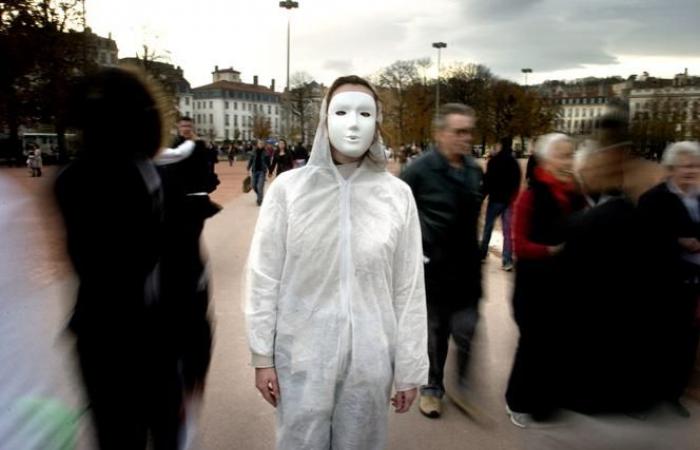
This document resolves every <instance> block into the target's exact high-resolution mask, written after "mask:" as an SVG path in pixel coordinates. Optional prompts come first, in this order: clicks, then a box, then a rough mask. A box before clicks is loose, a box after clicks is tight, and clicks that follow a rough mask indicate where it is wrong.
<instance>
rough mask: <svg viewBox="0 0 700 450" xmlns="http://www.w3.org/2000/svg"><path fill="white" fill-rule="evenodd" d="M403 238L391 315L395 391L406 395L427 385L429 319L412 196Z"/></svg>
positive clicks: (394, 282) (396, 269) (418, 231)
mask: <svg viewBox="0 0 700 450" xmlns="http://www.w3.org/2000/svg"><path fill="white" fill-rule="evenodd" d="M401 234H402V236H401V239H400V240H399V245H398V247H397V249H396V252H395V254H394V271H393V272H394V277H393V284H394V286H393V287H394V299H393V300H394V313H395V315H396V322H397V333H396V338H397V342H396V353H395V356H394V387H395V388H396V390H397V391H406V390H409V389H413V388H416V387H419V386H421V385H424V384H426V383H427V382H428V319H427V312H426V304H425V279H424V276H423V249H422V245H421V231H420V222H419V220H418V210H417V208H416V204H415V201H414V199H413V196H412V195H410V193H409V207H408V211H407V217H406V219H405V223H404V227H403V230H402V232H401Z"/></svg>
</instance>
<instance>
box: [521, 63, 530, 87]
mask: <svg viewBox="0 0 700 450" xmlns="http://www.w3.org/2000/svg"><path fill="white" fill-rule="evenodd" d="M520 71H521V72H522V73H523V74H525V86H527V74H528V73H532V69H530V68H529V67H526V68H524V69H520Z"/></svg>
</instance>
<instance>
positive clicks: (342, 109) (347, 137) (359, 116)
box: [328, 91, 377, 158]
mask: <svg viewBox="0 0 700 450" xmlns="http://www.w3.org/2000/svg"><path fill="white" fill-rule="evenodd" d="M376 128H377V103H376V102H375V101H374V98H373V97H372V96H371V95H369V94H366V93H364V92H357V91H350V92H341V93H339V94H336V95H334V96H333V98H332V99H331V103H330V105H328V137H329V139H330V141H331V145H332V146H333V148H334V149H336V150H337V151H338V152H340V153H342V154H343V155H345V156H347V157H349V158H359V157H360V156H362V155H364V154H365V152H367V150H368V149H369V146H370V145H372V141H373V140H374V133H375V131H376Z"/></svg>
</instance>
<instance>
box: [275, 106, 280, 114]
mask: <svg viewBox="0 0 700 450" xmlns="http://www.w3.org/2000/svg"><path fill="white" fill-rule="evenodd" d="M279 113H280V107H279V106H275V114H279Z"/></svg>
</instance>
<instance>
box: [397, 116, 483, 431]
mask: <svg viewBox="0 0 700 450" xmlns="http://www.w3.org/2000/svg"><path fill="white" fill-rule="evenodd" d="M475 122H476V117H475V113H474V110H473V109H471V108H469V107H468V106H465V105H461V104H448V105H445V106H443V107H442V109H441V114H440V116H438V117H437V118H436V119H435V123H434V128H435V139H436V141H437V143H438V145H437V148H436V150H435V151H432V152H428V153H426V154H424V155H423V156H421V157H420V158H418V159H416V160H415V161H414V162H413V163H412V164H411V165H410V166H408V167H407V168H406V170H405V171H404V173H403V174H402V175H401V178H402V179H403V180H404V181H405V182H406V183H408V185H409V186H410V187H411V190H412V191H413V195H414V196H415V199H416V205H417V207H418V213H419V217H420V223H421V231H422V235H423V253H424V256H425V283H426V294H427V307H428V354H429V357H430V376H429V380H428V384H427V385H426V386H423V388H422V389H421V400H420V410H421V412H422V413H423V414H424V415H426V416H428V417H432V418H436V417H439V416H440V414H441V412H442V406H441V398H442V396H443V395H444V393H445V386H444V382H443V371H444V365H445V360H446V358H447V348H448V340H449V337H450V335H452V337H453V339H454V341H455V343H456V344H457V372H458V373H457V377H458V383H459V385H460V388H463V387H464V386H465V377H466V370H467V364H468V362H469V354H470V348H471V341H472V338H473V336H474V330H475V328H476V323H477V321H478V317H479V314H478V304H479V298H480V297H481V264H480V261H479V245H478V242H477V222H478V218H479V212H480V208H481V199H482V198H481V180H482V172H481V169H480V168H479V166H478V165H477V164H476V162H475V161H474V160H473V159H472V157H471V156H468V155H469V154H470V146H471V142H472V133H473V130H474V124H475ZM453 399H455V401H456V402H457V403H458V404H459V405H462V406H463V407H467V406H468V404H467V403H466V402H465V401H464V398H463V396H462V395H461V394H460V395H455V396H453Z"/></svg>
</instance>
